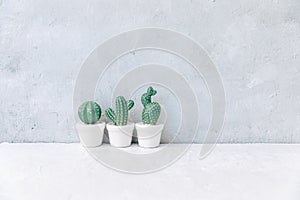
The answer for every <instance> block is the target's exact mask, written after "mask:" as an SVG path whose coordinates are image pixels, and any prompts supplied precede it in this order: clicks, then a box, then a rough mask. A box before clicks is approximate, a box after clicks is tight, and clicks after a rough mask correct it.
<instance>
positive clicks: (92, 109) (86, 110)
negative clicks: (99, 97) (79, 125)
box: [78, 101, 101, 124]
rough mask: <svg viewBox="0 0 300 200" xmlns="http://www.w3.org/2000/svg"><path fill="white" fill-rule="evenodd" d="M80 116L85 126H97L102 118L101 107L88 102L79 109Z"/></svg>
mask: <svg viewBox="0 0 300 200" xmlns="http://www.w3.org/2000/svg"><path fill="white" fill-rule="evenodd" d="M78 116H79V118H80V120H81V121H82V122H83V123H85V124H95V123H96V122H97V121H98V120H99V119H100V117H101V107H100V106H99V105H98V104H97V103H96V102H93V101H87V102H85V103H83V104H81V106H80V107H79V108H78Z"/></svg>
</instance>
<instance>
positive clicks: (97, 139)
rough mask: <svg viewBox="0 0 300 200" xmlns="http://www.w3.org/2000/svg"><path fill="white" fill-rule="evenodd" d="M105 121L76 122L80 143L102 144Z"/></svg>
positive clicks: (93, 145) (91, 145)
mask: <svg viewBox="0 0 300 200" xmlns="http://www.w3.org/2000/svg"><path fill="white" fill-rule="evenodd" d="M104 128H105V123H104V122H102V123H98V124H83V123H77V124H76V129H77V133H78V135H79V138H80V143H81V144H82V145H83V146H85V147H97V146H100V145H101V144H102V141H103V133H104Z"/></svg>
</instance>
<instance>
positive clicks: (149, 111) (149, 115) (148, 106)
mask: <svg viewBox="0 0 300 200" xmlns="http://www.w3.org/2000/svg"><path fill="white" fill-rule="evenodd" d="M155 94H156V90H154V89H153V88H152V87H149V88H148V90H147V92H146V93H144V94H143V95H142V97H141V101H142V104H143V106H144V109H143V112H142V121H143V123H144V124H151V125H155V124H156V123H157V120H158V118H159V115H160V105H159V104H158V103H157V102H151V97H152V96H154V95H155Z"/></svg>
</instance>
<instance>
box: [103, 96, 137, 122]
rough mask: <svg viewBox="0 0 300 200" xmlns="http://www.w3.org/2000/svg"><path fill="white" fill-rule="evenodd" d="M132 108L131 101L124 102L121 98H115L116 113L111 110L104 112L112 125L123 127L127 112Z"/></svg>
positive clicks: (126, 119) (132, 103)
mask: <svg viewBox="0 0 300 200" xmlns="http://www.w3.org/2000/svg"><path fill="white" fill-rule="evenodd" d="M133 106H134V102H133V101H132V100H129V101H126V100H125V98H124V97H123V96H118V97H117V98H116V111H114V110H113V109H111V108H108V109H106V110H105V114H106V117H107V118H109V119H110V120H111V121H112V122H113V124H114V125H117V126H125V125H127V121H128V111H129V110H130V109H131V108H132V107H133Z"/></svg>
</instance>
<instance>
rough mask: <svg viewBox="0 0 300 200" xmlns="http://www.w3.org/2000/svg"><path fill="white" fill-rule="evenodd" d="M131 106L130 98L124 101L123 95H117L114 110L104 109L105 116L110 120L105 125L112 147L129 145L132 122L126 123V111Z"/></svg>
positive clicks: (132, 104) (132, 103)
mask: <svg viewBox="0 0 300 200" xmlns="http://www.w3.org/2000/svg"><path fill="white" fill-rule="evenodd" d="M133 106H134V102H133V101H132V100H129V101H126V100H125V98H124V97H123V96H119V97H117V98H116V110H115V111H114V110H113V109H111V108H108V109H106V110H105V114H106V117H107V118H108V119H110V120H111V123H108V124H107V126H106V128H107V131H108V136H109V142H110V144H111V145H112V146H114V147H128V146H130V145H131V141H132V134H133V129H134V124H133V123H128V111H129V110H130V109H131V108H132V107H133ZM127 123H128V124H127Z"/></svg>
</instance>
